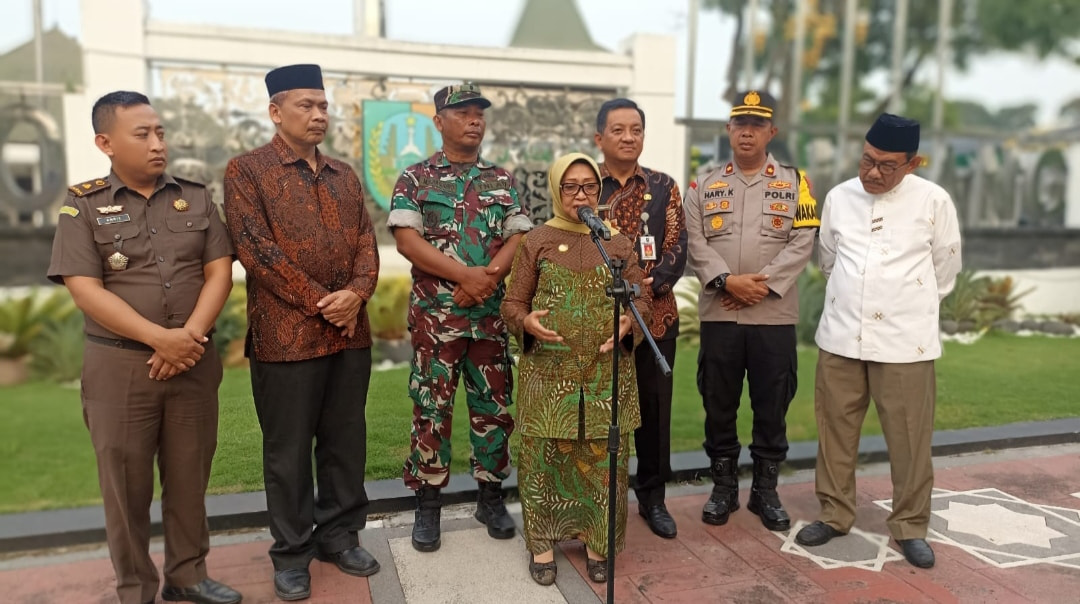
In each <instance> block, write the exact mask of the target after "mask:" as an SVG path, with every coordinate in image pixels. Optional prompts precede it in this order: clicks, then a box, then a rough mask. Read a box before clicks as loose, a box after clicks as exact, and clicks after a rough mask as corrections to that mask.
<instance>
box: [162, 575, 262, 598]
mask: <svg viewBox="0 0 1080 604" xmlns="http://www.w3.org/2000/svg"><path fill="white" fill-rule="evenodd" d="M161 599H162V600H165V601H168V602H198V603H200V604H236V602H239V601H240V600H242V599H243V596H241V595H240V592H238V591H236V590H235V589H233V588H231V587H229V586H228V585H225V584H224V583H218V582H217V581H215V580H213V579H203V580H202V581H199V582H198V583H196V584H195V585H192V586H190V587H173V586H171V585H166V586H165V587H163V588H161Z"/></svg>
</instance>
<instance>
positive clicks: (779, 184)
mask: <svg viewBox="0 0 1080 604" xmlns="http://www.w3.org/2000/svg"><path fill="white" fill-rule="evenodd" d="M765 186H767V187H769V188H770V189H790V188H791V183H790V182H788V181H786V180H774V181H772V182H770V183H769V184H768V185H765Z"/></svg>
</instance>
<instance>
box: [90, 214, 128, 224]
mask: <svg viewBox="0 0 1080 604" xmlns="http://www.w3.org/2000/svg"><path fill="white" fill-rule="evenodd" d="M119 222H131V216H130V215H129V214H121V215H119V216H98V219H97V223H98V226H104V225H106V224H117V223H119Z"/></svg>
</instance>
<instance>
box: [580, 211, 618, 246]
mask: <svg viewBox="0 0 1080 604" xmlns="http://www.w3.org/2000/svg"><path fill="white" fill-rule="evenodd" d="M577 217H578V219H579V220H581V222H584V223H585V226H587V227H589V230H590V231H592V234H593V235H594V236H596V237H599V238H601V239H603V240H604V241H611V230H610V229H608V228H607V226H605V225H604V221H603V220H600V217H599V216H597V215H596V212H594V211H593V209H592V208H590V207H589V206H581V207H580V208H578V211H577Z"/></svg>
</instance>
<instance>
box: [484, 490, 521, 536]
mask: <svg viewBox="0 0 1080 604" xmlns="http://www.w3.org/2000/svg"><path fill="white" fill-rule="evenodd" d="M478 484H479V485H480V489H479V490H478V491H477V493H476V514H475V516H476V519H477V520H479V521H480V522H483V523H484V524H486V525H487V532H488V536H489V537H491V538H492V539H510V538H512V537H513V536H514V519H513V518H511V517H510V514H509V513H508V512H507V511H506V504H505V503H503V491H502V483H499V482H480V483H478Z"/></svg>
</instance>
